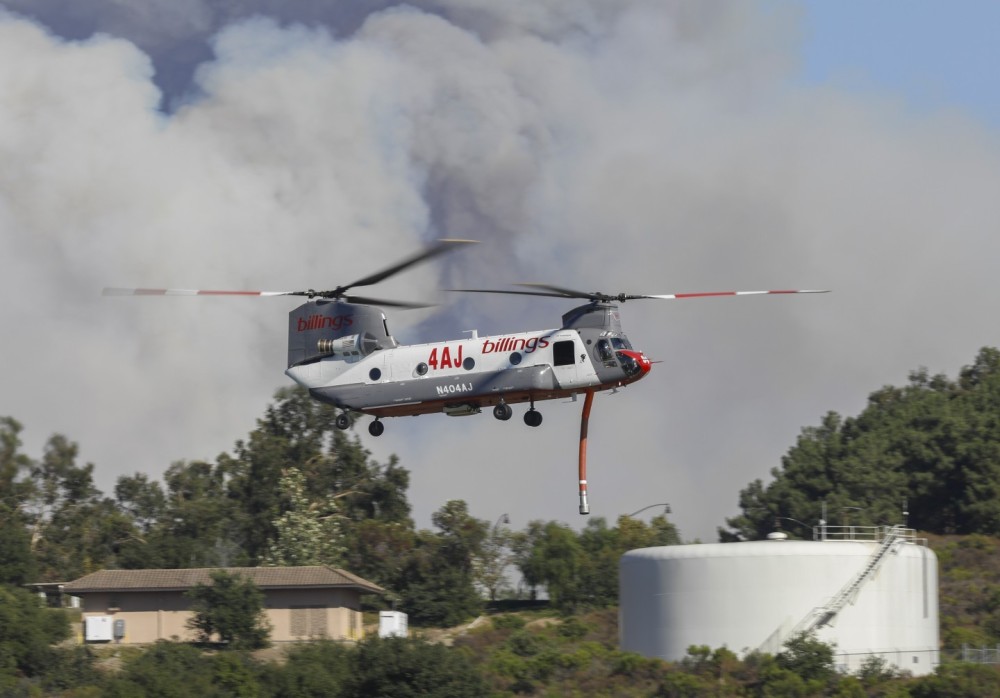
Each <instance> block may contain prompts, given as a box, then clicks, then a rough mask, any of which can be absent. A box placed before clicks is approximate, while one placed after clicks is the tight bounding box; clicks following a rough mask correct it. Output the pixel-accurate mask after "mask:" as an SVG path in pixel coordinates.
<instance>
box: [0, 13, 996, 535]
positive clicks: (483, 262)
mask: <svg viewBox="0 0 1000 698" xmlns="http://www.w3.org/2000/svg"><path fill="white" fill-rule="evenodd" d="M0 7H2V8H6V11H3V12H0V242H2V255H0V293H2V294H3V298H4V300H3V303H2V304H0V324H2V326H3V327H4V328H5V329H4V342H3V344H2V350H0V351H2V353H0V357H2V359H3V360H2V361H0V415H9V416H12V417H14V418H15V419H17V420H18V421H20V422H21V423H22V424H23V425H24V426H25V429H24V432H23V439H24V450H25V451H26V452H27V453H28V454H29V455H32V456H34V457H38V456H40V455H41V451H42V448H43V445H44V442H45V440H46V439H47V438H48V436H49V435H50V434H52V433H62V434H65V435H66V436H67V437H69V438H70V439H72V440H74V441H76V442H77V443H78V444H79V446H80V460H81V462H92V463H94V464H95V475H96V479H97V484H98V486H99V487H101V489H102V490H104V491H105V492H108V493H110V492H112V491H113V487H114V482H115V479H116V478H117V477H119V476H120V475H125V474H132V473H135V472H144V473H149V474H151V475H154V476H157V475H160V474H162V472H163V471H164V470H165V469H166V468H167V467H168V466H169V465H170V464H171V463H172V462H175V461H178V460H197V459H208V460H212V459H214V458H215V457H217V455H218V454H220V453H222V452H228V451H231V449H232V447H233V444H234V442H235V441H236V440H237V439H241V438H244V437H245V436H246V435H247V434H248V433H249V432H250V430H252V429H253V427H254V424H255V420H256V419H257V418H258V417H259V416H261V415H262V414H263V412H264V409H265V407H266V405H267V404H268V402H269V400H270V398H271V396H272V395H273V393H274V391H275V390H276V389H277V388H279V387H282V386H285V385H289V384H290V381H288V379H287V378H285V377H284V376H283V375H282V371H283V370H284V367H285V330H286V319H285V314H286V313H287V312H289V311H290V310H292V309H293V307H294V306H295V302H294V300H292V299H288V298H267V299H255V300H251V299H245V298H235V299H233V298H228V299H223V298H143V299H128V298H102V297H101V296H100V289H101V288H102V287H104V286H151V287H179V288H233V289H240V288H257V289H265V290H289V289H300V288H311V287H320V286H329V285H337V284H342V283H346V282H349V281H352V280H354V279H356V278H358V277H360V276H364V275H366V274H368V273H369V272H371V271H374V270H377V269H379V268H381V267H383V266H385V265H386V264H388V263H390V262H391V261H393V260H394V259H396V258H397V257H399V256H401V255H402V254H406V253H408V252H410V251H413V250H417V249H419V248H420V247H422V246H423V245H425V244H427V242H428V241H430V240H433V239H436V238H440V237H460V238H473V239H477V240H480V241H481V242H482V244H480V245H478V246H476V248H475V249H472V250H463V251H462V252H460V253H457V254H454V255H450V256H448V257H447V258H445V259H442V260H440V261H436V262H435V263H433V264H429V265H425V266H421V267H419V268H415V269H413V270H411V271H410V272H408V273H406V274H405V275H401V276H398V277H396V278H394V279H392V280H391V281H389V282H387V283H385V284H383V285H380V286H379V287H378V289H377V290H378V295H379V296H381V297H394V296H395V297H403V298H413V297H417V298H428V299H431V300H436V301H438V302H439V303H440V305H439V306H438V307H436V308H435V309H432V310H424V311H407V312H393V313H390V327H391V329H392V330H393V332H394V334H395V335H396V337H397V339H399V340H400V341H403V342H423V341H433V340H443V339H447V338H450V337H451V338H454V337H459V336H464V335H462V332H464V331H467V330H472V329H475V330H477V331H478V332H479V333H480V334H484V335H485V334H500V333H509V332H515V331H526V330H533V329H546V328H552V327H555V326H556V325H557V324H558V319H559V317H560V316H561V314H562V313H564V312H565V311H566V310H568V309H569V307H570V306H569V305H568V304H566V303H564V302H562V301H560V300H556V299H528V298H521V297H517V296H498V297H486V296H475V297H463V296H456V295H453V294H447V293H443V292H442V291H441V290H440V289H442V288H449V287H461V286H466V287H498V288H503V287H506V286H507V285H508V284H511V283H517V282H523V281H535V282H546V283H551V284H555V285H560V286H565V287H570V288H580V289H582V290H600V291H604V292H609V293H618V292H627V293H638V294H668V293H676V292H689V291H718V290H737V289H738V290H757V289H767V288H828V289H831V290H832V291H833V292H832V293H830V294H825V295H820V296H778V297H774V296H772V297H749V298H739V299H734V298H728V299H707V300H698V301H678V302H673V301H670V302H663V301H642V302H640V301H634V302H629V303H627V304H626V305H624V306H623V307H622V309H621V310H622V321H623V324H624V327H625V330H626V332H627V333H628V335H629V337H630V339H631V340H632V342H633V344H635V345H636V346H637V347H639V348H640V349H642V350H643V351H645V352H646V354H647V355H648V356H649V357H650V358H652V359H654V360H657V361H660V362H661V363H658V364H656V365H655V366H654V368H653V371H652V373H651V374H650V375H649V376H648V377H647V378H646V379H644V380H643V381H641V382H639V383H636V384H634V385H632V386H629V387H627V388H625V389H623V390H621V391H618V392H617V393H616V394H613V395H611V394H599V395H598V396H597V399H596V401H595V404H594V408H593V413H592V416H591V423H590V431H589V449H590V451H589V459H588V476H589V477H588V479H589V488H590V505H591V512H592V516H604V517H606V518H608V519H609V520H610V521H613V520H614V519H615V518H616V517H617V516H618V515H620V514H628V513H631V512H634V511H637V510H640V509H642V508H644V507H647V506H649V505H653V504H660V503H669V504H670V506H671V509H672V514H671V519H672V520H673V521H674V522H675V523H676V524H677V525H678V526H679V528H680V530H681V534H682V536H683V537H684V538H685V539H687V540H693V539H700V540H703V541H706V542H709V541H714V540H715V539H716V528H717V527H718V526H720V525H723V524H724V520H725V518H726V517H727V516H733V515H735V514H736V513H738V512H737V499H738V493H739V490H740V489H741V488H743V487H746V486H747V484H749V483H750V482H751V481H752V480H754V479H757V478H761V479H763V480H765V481H767V480H769V479H770V477H771V475H770V471H771V469H772V468H774V467H778V466H780V463H781V458H782V456H783V455H784V454H785V453H786V452H787V451H788V449H789V448H790V447H791V446H792V445H794V443H795V440H796V438H797V436H798V435H799V433H800V431H801V429H802V428H803V427H807V426H811V425H815V424H818V423H819V422H820V420H821V418H822V416H823V415H824V414H825V413H826V412H828V411H831V410H832V411H836V412H839V413H841V414H844V415H854V414H857V413H858V412H860V411H861V410H862V409H863V408H864V406H865V402H866V398H867V396H868V395H869V394H870V393H871V392H873V391H874V390H876V389H878V388H880V387H881V386H883V385H886V384H894V385H899V384H903V383H905V382H906V380H907V376H908V374H909V373H910V371H912V370H914V369H917V368H920V367H926V368H927V369H929V370H930V371H931V372H933V373H938V372H943V373H946V374H948V375H950V376H954V375H955V374H957V372H958V371H959V369H960V368H961V367H962V366H964V365H967V364H969V363H971V362H972V361H973V360H974V358H975V355H976V353H977V352H978V350H979V349H980V348H981V347H983V346H997V345H998V344H1000V330H998V329H997V327H996V323H995V322H993V318H994V317H995V307H996V303H995V300H996V298H997V294H998V291H997V289H996V283H995V277H996V274H995V266H996V262H995V260H996V259H997V258H998V256H1000V255H998V252H1000V236H998V235H997V234H996V232H997V231H996V229H997V225H998V224H997V221H1000V197H997V195H996V192H997V191H998V188H1000V187H998V185H1000V147H998V146H1000V138H998V136H1000V103H998V100H1000V97H998V95H1000V89H998V88H1000V85H998V84H997V83H998V80H1000V78H998V77H997V75H996V71H995V70H993V67H994V66H995V65H996V64H997V53H998V49H997V48H996V47H995V41H993V37H992V36H989V31H990V28H991V27H995V26H997V20H998V19H1000V18H998V14H1000V9H998V8H997V6H996V5H995V4H993V3H988V2H967V3H963V4H962V12H961V14H958V13H956V11H955V9H954V7H955V6H954V4H951V3H946V2H943V1H941V2H931V1H930V0H924V1H916V0H910V1H908V2H902V1H900V0H892V1H886V2H881V3H864V4H862V3H844V2H840V3H832V2H818V1H817V2H794V1H792V0H769V1H761V2H749V1H745V0H709V1H706V0H689V1H687V2H663V1H662V0H617V1H616V2H607V1H606V0H549V2H546V3H539V2H537V1H536V0H511V1H510V2H505V3H496V2H487V0H417V1H414V2H409V3H407V4H406V5H401V4H397V3H395V2H392V1H391V0H365V1H364V2H356V3H328V2H320V1H319V0H287V1H285V2H282V3H276V2H270V1H269V0H234V1H233V2H229V3H224V4H219V3H212V2H209V1H208V0H183V1H178V0H152V1H150V2H147V3H143V4H142V5H132V4H126V3H121V2H118V1H117V0H79V1H78V2H75V3H73V4H72V7H71V8H70V9H67V7H66V5H65V3H61V2H57V1H56V0H30V1H28V0H0ZM373 295H374V294H373ZM581 402H582V401H581ZM581 402H577V403H575V404H574V403H571V402H567V403H562V402H549V403H545V404H544V405H540V409H541V411H542V413H543V415H544V419H545V421H544V423H543V425H542V426H541V427H540V428H538V429H530V428H528V427H525V426H524V425H523V423H522V422H521V420H520V416H519V415H515V419H512V420H510V421H509V422H505V423H501V422H497V421H496V420H494V419H493V418H492V417H491V416H490V415H489V413H488V412H487V413H484V414H482V415H479V416H476V417H458V418H453V417H447V416H444V415H431V416H425V417H420V418H416V419H415V418H401V419H395V420H387V422H386V432H385V434H384V435H383V436H382V437H380V438H379V439H373V438H371V437H369V436H368V434H367V430H366V429H364V428H363V427H362V428H361V429H359V436H360V438H361V440H362V442H363V443H364V445H365V446H366V448H368V449H370V451H371V452H372V456H373V457H374V458H375V459H377V460H380V461H385V460H387V459H388V458H389V457H390V455H392V454H395V455H397V456H398V457H399V459H400V463H401V464H402V465H403V466H405V467H406V468H408V469H409V470H410V472H411V488H410V500H411V503H412V504H413V509H414V512H413V513H414V518H415V520H416V522H417V524H418V525H420V526H424V527H428V526H430V514H431V513H432V512H433V511H434V510H436V509H437V508H438V507H440V506H441V505H442V504H444V503H445V502H446V501H447V500H449V499H464V500H466V501H467V502H468V503H469V506H470V510H471V511H472V513H473V514H474V515H476V516H478V517H479V518H482V519H486V520H489V521H495V520H497V519H498V518H499V517H500V516H501V515H502V514H505V513H506V514H508V515H509V518H510V522H511V526H512V527H514V528H522V527H523V526H525V525H526V524H527V523H528V521H530V520H533V519H545V520H548V519H555V520H560V521H565V522H567V523H569V524H571V525H573V526H581V525H583V521H584V519H583V517H580V516H579V515H578V514H577V496H576V455H577V439H578V434H579V428H580V423H579V422H580V410H581V406H582V404H581ZM362 423H364V420H362ZM657 512H658V509H657V508H653V509H649V510H647V511H645V512H644V513H643V514H641V516H642V517H644V518H647V517H649V516H652V515H654V514H656V513H657ZM885 523H892V522H885Z"/></svg>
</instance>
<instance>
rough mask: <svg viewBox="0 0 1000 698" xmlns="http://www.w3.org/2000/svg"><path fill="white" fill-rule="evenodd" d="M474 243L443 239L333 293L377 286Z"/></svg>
mask: <svg viewBox="0 0 1000 698" xmlns="http://www.w3.org/2000/svg"><path fill="white" fill-rule="evenodd" d="M475 242H478V240H455V239H452V238H443V239H441V240H438V241H437V243H436V244H434V245H431V246H430V247H428V248H427V249H425V250H422V251H420V252H418V253H416V254H415V255H413V256H411V257H407V258H406V259H404V260H403V261H402V262H398V263H396V264H394V265H392V266H391V267H388V268H387V269H383V270H382V271H378V272H375V273H374V274H370V275H368V276H366V277H364V278H361V279H358V280H357V281H355V282H354V283H350V284H347V285H345V286H338V287H337V289H336V291H335V293H336V294H338V295H339V294H342V293H343V292H344V291H346V290H347V289H349V288H354V287H355V286H371V285H372V284H377V283H378V282H379V281H382V280H384V279H388V278H389V277H390V276H394V275H395V274H398V273H399V272H401V271H403V270H404V269H406V268H408V267H412V266H413V265H414V264H418V263H420V262H423V261H424V260H426V259H431V258H432V257H437V256H438V255H440V254H444V253H445V252H448V251H449V250H452V249H454V248H455V247H456V246H458V245H467V244H470V243H475Z"/></svg>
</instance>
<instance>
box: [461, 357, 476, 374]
mask: <svg viewBox="0 0 1000 698" xmlns="http://www.w3.org/2000/svg"><path fill="white" fill-rule="evenodd" d="M475 367H476V360H475V359H473V358H472V357H471V356H466V357H465V361H463V362H462V368H464V369H465V370H466V371H471V370H472V369H474V368H475Z"/></svg>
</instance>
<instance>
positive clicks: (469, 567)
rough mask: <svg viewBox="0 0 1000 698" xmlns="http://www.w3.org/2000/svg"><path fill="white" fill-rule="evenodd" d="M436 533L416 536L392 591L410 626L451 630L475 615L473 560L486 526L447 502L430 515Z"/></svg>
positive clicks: (461, 505)
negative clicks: (419, 625)
mask: <svg viewBox="0 0 1000 698" xmlns="http://www.w3.org/2000/svg"><path fill="white" fill-rule="evenodd" d="M431 520H432V521H433V522H434V525H435V526H437V527H438V529H439V532H438V533H433V532H430V531H420V532H419V533H418V534H416V536H415V540H414V546H413V548H412V549H411V551H410V552H409V555H408V556H407V559H406V563H405V565H404V567H403V568H402V569H401V570H400V574H399V576H398V577H397V578H396V579H394V580H393V582H394V584H393V585H392V588H393V589H394V590H395V591H397V592H398V593H399V594H400V596H401V597H402V599H403V608H404V610H406V611H407V612H408V613H409V614H410V617H411V619H413V620H414V622H416V623H428V624H436V625H455V624H457V623H460V622H461V621H463V620H465V619H467V618H469V617H470V616H472V615H475V614H476V613H478V612H479V611H480V610H481V608H482V599H481V598H480V597H479V594H478V593H477V592H476V587H475V579H474V576H473V568H474V561H475V559H476V557H477V555H479V553H480V550H481V546H482V542H483V539H484V538H485V537H486V530H487V527H488V526H489V524H488V523H487V522H485V521H481V520H479V519H476V518H473V517H472V516H470V515H469V510H468V506H467V505H466V503H465V502H463V501H462V500H451V501H449V502H447V503H446V504H445V505H444V506H443V507H441V508H440V509H438V510H437V511H436V512H434V514H433V515H432V516H431Z"/></svg>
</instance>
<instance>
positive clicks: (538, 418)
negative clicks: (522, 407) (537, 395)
mask: <svg viewBox="0 0 1000 698" xmlns="http://www.w3.org/2000/svg"><path fill="white" fill-rule="evenodd" d="M524 423H525V424H527V425H528V426H529V427H537V426H539V425H541V423H542V413H541V412H539V411H538V410H536V409H534V408H532V409H530V410H528V411H527V412H525V413H524Z"/></svg>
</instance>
